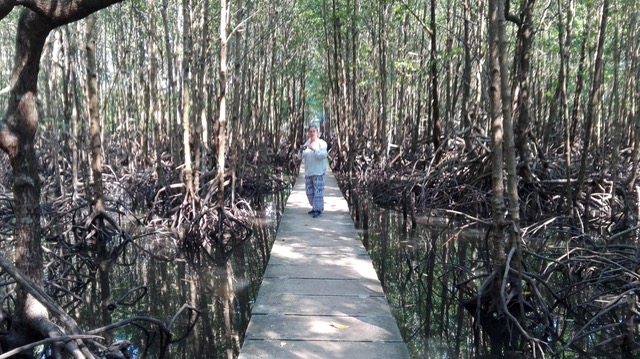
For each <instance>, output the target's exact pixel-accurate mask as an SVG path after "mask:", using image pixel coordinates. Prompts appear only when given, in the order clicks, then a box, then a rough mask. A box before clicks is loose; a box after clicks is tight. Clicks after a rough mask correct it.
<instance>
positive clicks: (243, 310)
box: [77, 193, 633, 359]
mask: <svg viewBox="0 0 640 359" xmlns="http://www.w3.org/2000/svg"><path fill="white" fill-rule="evenodd" d="M286 196H287V193H282V194H279V195H276V196H273V197H269V198H267V199H266V201H265V204H264V208H265V209H264V210H263V211H261V212H260V213H259V220H257V221H256V223H255V225H254V234H253V236H252V237H251V238H250V239H249V240H248V241H247V242H246V243H245V245H243V246H241V247H239V248H238V249H237V250H236V252H235V253H234V255H233V256H232V258H231V259H230V260H229V261H228V263H226V264H225V265H216V264H215V263H214V262H213V261H212V260H211V258H210V257H209V256H207V255H205V254H204V253H201V254H200V255H192V256H185V255H184V254H180V253H179V252H178V251H176V250H175V248H174V245H172V240H171V236H170V235H165V236H164V237H163V235H160V234H155V235H153V236H141V237H140V238H141V239H140V240H139V243H140V247H141V249H144V250H145V251H144V252H142V251H140V252H139V255H138V256H137V257H136V258H137V260H136V261H133V262H130V263H127V265H116V266H114V268H113V270H112V271H111V282H112V287H111V289H112V298H114V302H115V303H116V304H117V305H116V309H115V310H114V311H113V312H112V321H113V322H117V321H119V320H125V319H126V318H130V317H132V316H142V317H150V318H156V319H158V320H160V321H162V322H163V323H165V325H167V326H170V328H169V329H170V330H171V332H172V334H173V336H172V337H168V336H167V335H166V334H163V333H162V331H160V330H159V329H158V328H159V327H158V325H156V324H153V323H152V322H149V321H146V320H144V319H140V320H138V321H136V322H135V323H136V324H135V325H127V326H124V327H122V328H121V329H118V330H116V331H115V332H114V333H115V339H122V340H125V339H126V340H130V341H131V342H132V348H134V349H133V354H134V357H136V358H142V357H151V358H160V357H165V358H188V359H204V358H227V359H229V358H235V357H236V356H237V354H238V351H239V348H240V345H241V343H242V335H243V332H244V330H245V328H246V326H247V324H248V321H249V319H250V307H251V303H252V302H253V301H254V299H255V298H256V296H257V293H258V290H259V287H260V282H261V280H262V275H263V272H264V269H265V268H266V264H267V262H268V253H269V252H270V249H271V245H272V243H273V241H274V239H275V234H276V230H277V223H278V220H279V218H280V216H281V213H282V210H283V205H284V203H285V202H286ZM351 211H352V217H353V218H354V220H355V223H356V228H358V229H359V233H360V236H361V239H362V241H363V243H364V244H365V246H366V247H367V249H368V251H369V254H370V256H371V258H372V260H373V262H374V266H375V268H376V270H377V272H378V276H379V278H380V280H381V282H382V285H383V287H384V290H385V293H386V295H387V298H388V300H389V302H390V305H391V307H392V311H393V313H394V316H395V317H396V319H397V322H398V326H399V328H400V331H401V333H402V335H403V338H404V339H405V342H406V343H407V345H408V348H409V352H410V354H411V357H412V358H413V359H419V358H460V359H466V358H479V357H481V354H486V353H487V352H488V344H487V341H486V336H484V335H483V333H481V332H480V330H479V329H478V327H476V326H475V325H474V323H473V319H474V318H473V316H472V315H470V314H469V312H468V311H467V309H465V306H463V305H461V303H468V302H469V298H473V296H474V294H475V293H477V291H478V285H479V284H480V283H482V282H483V279H484V278H485V277H484V275H485V274H486V273H488V272H490V270H489V266H488V264H489V263H490V259H489V258H488V255H487V252H486V243H485V235H484V231H483V229H482V228H473V227H465V226H463V225H461V224H460V223H455V224H454V223H450V222H448V221H447V220H445V219H443V218H437V217H434V218H422V222H424V223H427V225H417V226H415V227H413V226H411V223H408V222H407V221H406V220H405V219H404V218H403V216H402V214H400V213H398V212H395V211H391V210H385V209H382V208H379V207H377V206H375V205H371V204H369V203H368V202H367V200H366V199H361V200H360V201H359V202H358V204H357V205H352V208H351ZM544 237H545V238H547V239H549V238H555V239H554V240H556V241H557V242H558V243H564V242H563V241H564V240H563V239H562V236H558V235H556V236H550V235H545V236H544ZM544 246H545V247H548V248H555V247H556V246H555V245H553V246H551V245H550V244H549V243H545V244H544ZM162 258H166V259H169V260H162ZM122 262H127V261H122ZM561 285H564V284H562V283H561ZM136 287H140V288H145V290H146V292H144V293H143V294H144V295H140V294H141V292H140V291H138V292H132V293H130V294H128V295H126V293H127V292H128V291H130V290H131V288H136ZM92 298H95V293H89V295H88V297H87V302H91V301H92ZM587 299H589V298H587ZM585 300H586V299H585ZM185 304H189V305H190V306H192V307H194V308H196V309H197V310H198V312H199V317H198V318H197V321H195V326H194V327H193V331H191V332H190V333H189V334H188V335H187V336H186V337H185V338H182V337H183V336H184V335H185V333H187V332H188V329H189V328H190V326H191V324H192V320H193V319H194V318H193V317H190V316H189V315H188V314H189V313H190V312H189V311H182V312H180V313H182V314H181V315H178V316H177V317H174V316H176V313H178V312H179V311H180V309H181V308H183V306H184V305H185ZM83 308H92V306H89V305H87V306H84V307H83ZM93 308H96V307H95V306H93ZM77 316H78V317H79V321H80V322H83V323H85V324H86V323H89V324H86V325H85V327H88V328H95V327H98V326H99V325H98V324H97V323H96V320H95V318H100V315H99V312H98V310H97V309H94V310H93V312H92V311H91V310H89V309H82V310H78V313H77ZM557 318H558V319H557V320H558V322H557V323H553V324H556V325H557V327H560V324H561V321H563V322H562V327H563V328H566V329H564V330H565V333H567V334H565V335H566V337H567V338H568V336H569V335H570V334H571V332H572V331H574V330H573V329H571V326H572V325H573V324H572V323H573V321H574V319H578V320H579V318H578V317H575V318H571V319H569V320H565V319H563V318H562V317H559V316H558V317H557ZM531 330H532V331H535V330H536V328H535V327H534V328H532V329H531ZM605 334H607V333H605ZM591 339H595V335H594V336H593V338H591V337H589V338H587V340H586V341H584V343H583V344H581V348H582V350H583V354H584V355H581V354H575V352H573V353H569V351H567V352H565V353H567V354H563V355H560V356H554V358H582V357H585V358H587V357H588V358H596V357H598V358H605V357H615V356H612V355H608V354H607V353H606V352H604V351H602V352H603V353H600V355H597V356H596V355H592V354H589V355H587V354H585V353H590V352H591V353H593V350H592V347H593V346H594V344H593V343H594V342H595V341H594V340H591ZM559 342H560V343H562V341H561V340H560V341H559ZM618 352H619V351H618ZM539 357H542V356H539ZM617 357H619V358H624V356H617ZM627 357H628V356H627ZM631 357H633V356H631Z"/></svg>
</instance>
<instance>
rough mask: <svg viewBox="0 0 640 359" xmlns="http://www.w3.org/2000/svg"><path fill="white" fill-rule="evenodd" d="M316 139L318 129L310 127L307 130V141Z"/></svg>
mask: <svg viewBox="0 0 640 359" xmlns="http://www.w3.org/2000/svg"><path fill="white" fill-rule="evenodd" d="M317 137H318V129H317V128H315V127H311V128H310V129H309V139H311V141H313V140H315V139H316V138H317Z"/></svg>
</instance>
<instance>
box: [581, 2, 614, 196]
mask: <svg viewBox="0 0 640 359" xmlns="http://www.w3.org/2000/svg"><path fill="white" fill-rule="evenodd" d="M608 16H609V0H604V3H603V4H602V15H601V17H600V31H599V36H598V48H597V50H596V59H595V66H594V69H593V84H592V86H591V92H590V94H589V102H588V104H587V113H586V118H585V124H584V127H585V134H584V146H583V148H582V158H581V159H580V171H579V172H578V185H577V187H576V192H575V195H574V198H576V199H578V198H580V195H581V194H582V191H583V189H584V188H583V187H584V180H585V177H586V170H587V157H589V145H590V143H591V134H592V131H593V122H594V120H595V117H596V111H597V104H598V102H599V99H600V93H601V91H602V81H603V80H604V61H603V57H604V41H605V37H606V30H607V19H608Z"/></svg>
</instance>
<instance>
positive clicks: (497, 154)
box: [479, 0, 509, 355]
mask: <svg viewBox="0 0 640 359" xmlns="http://www.w3.org/2000/svg"><path fill="white" fill-rule="evenodd" d="M504 21H505V20H504V2H503V0H489V57H490V69H489V72H490V85H489V95H490V109H491V115H490V116H491V140H492V142H491V179H492V183H493V185H492V188H493V196H492V198H491V210H492V212H493V214H492V216H493V224H492V227H491V237H490V245H491V257H492V258H493V263H492V268H493V270H492V274H491V282H490V287H489V288H490V291H491V307H490V309H489V311H488V313H487V316H489V317H493V318H496V319H495V320H496V323H493V324H492V325H491V326H501V327H502V328H504V329H506V328H507V326H506V322H505V320H504V319H498V318H504V314H503V310H502V307H503V306H502V303H503V299H502V290H501V283H502V280H501V279H502V273H503V272H504V268H505V263H506V256H505V242H504V228H505V221H504V217H505V203H504V184H503V183H504V182H503V146H504V143H503V135H504V130H503V122H504V117H503V116H504V111H503V109H502V108H503V106H504V104H503V103H502V100H503V97H502V94H501V92H502V91H501V90H502V84H501V81H502V72H501V67H502V66H500V46H501V45H500V41H501V38H500V33H501V31H500V27H501V26H504ZM507 105H509V104H507ZM479 295H481V293H480V294H479ZM487 326H488V325H487ZM485 329H487V327H485ZM488 335H489V337H490V340H491V353H492V354H493V355H501V354H502V349H503V342H502V338H501V337H502V335H501V334H500V333H496V332H494V331H488Z"/></svg>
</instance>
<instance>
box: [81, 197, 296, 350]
mask: <svg viewBox="0 0 640 359" xmlns="http://www.w3.org/2000/svg"><path fill="white" fill-rule="evenodd" d="M287 195H288V193H280V194H277V195H274V196H272V197H269V198H266V199H265V203H266V205H265V206H264V208H265V209H264V210H263V211H261V212H260V213H258V219H257V220H256V223H255V224H254V227H253V235H252V236H251V237H250V238H249V239H248V240H247V241H246V242H245V243H244V245H242V246H239V247H238V248H237V249H236V250H235V251H234V253H233V255H232V257H231V258H230V260H229V261H228V262H227V263H225V264H221V265H216V264H215V263H214V261H213V260H212V258H210V257H209V256H208V255H206V254H204V253H200V254H190V255H185V254H184V253H180V252H179V251H175V249H174V248H172V247H171V246H172V245H171V244H169V241H167V240H166V238H165V239H164V240H163V239H162V236H161V235H160V236H158V235H156V236H142V237H141V238H140V240H139V243H138V244H139V245H140V246H141V248H142V249H144V250H145V252H139V255H138V257H137V260H136V261H135V263H133V264H131V265H129V266H114V267H113V270H112V271H111V282H112V298H120V297H121V296H122V295H123V294H124V293H126V292H127V291H129V290H130V288H133V287H139V286H141V287H145V288H146V290H147V293H146V295H145V296H143V297H142V298H141V299H140V300H137V301H135V302H134V303H129V304H128V303H127V300H126V298H125V299H123V300H119V301H118V300H116V301H117V302H118V303H115V304H114V305H113V307H112V309H113V311H112V322H117V321H119V320H123V319H126V318H130V317H134V316H137V317H149V318H156V319H159V320H160V321H162V322H164V323H165V325H167V326H169V325H171V327H170V329H171V332H172V334H173V337H171V338H169V337H167V336H166V334H165V333H163V331H162V330H161V328H160V326H159V325H158V324H156V323H153V322H150V321H145V320H140V321H136V325H128V326H124V327H122V328H120V329H118V330H117V331H116V332H115V333H114V336H115V339H116V340H129V341H131V343H132V344H131V347H130V348H131V352H132V354H133V356H134V357H136V358H143V357H151V358H162V357H164V358H189V359H205V358H207V359H209V358H235V357H237V355H238V351H239V348H240V345H241V344H242V340H243V335H244V331H245V329H246V327H247V325H248V323H249V318H250V306H251V303H252V302H253V301H254V300H255V298H256V296H257V294H258V290H259V287H260V283H261V281H262V276H263V273H264V270H265V268H266V265H267V262H268V255H269V252H270V250H271V245H272V244H273V241H274V239H275V233H276V229H277V223H278V220H279V218H280V216H281V214H282V210H283V206H284V203H285V201H286V196H287ZM147 251H148V252H147ZM185 303H189V304H190V305H191V306H193V307H195V308H196V309H197V310H198V312H199V315H200V316H199V318H198V320H197V322H196V323H195V328H194V329H195V330H194V331H193V332H192V333H191V334H190V335H189V336H188V337H186V338H185V339H184V340H181V341H179V342H176V343H173V341H175V340H177V339H178V338H180V337H182V336H183V335H184V333H186V332H187V331H188V330H189V328H190V326H191V325H192V320H193V315H189V314H188V313H185V312H182V314H181V315H179V316H177V317H175V318H174V315H176V313H178V312H179V311H180V309H181V307H182V306H183V305H184V304H185ZM85 308H86V310H87V311H90V310H91V309H90V308H87V307H85ZM80 317H84V319H85V320H86V321H87V322H89V323H87V325H86V327H95V326H96V324H95V323H90V322H91V321H92V319H90V318H95V316H93V315H92V314H91V313H88V312H87V313H84V315H80ZM80 321H81V322H82V318H81V320H80ZM169 343H171V344H170V345H167V344H169ZM145 350H148V351H146V352H145Z"/></svg>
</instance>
